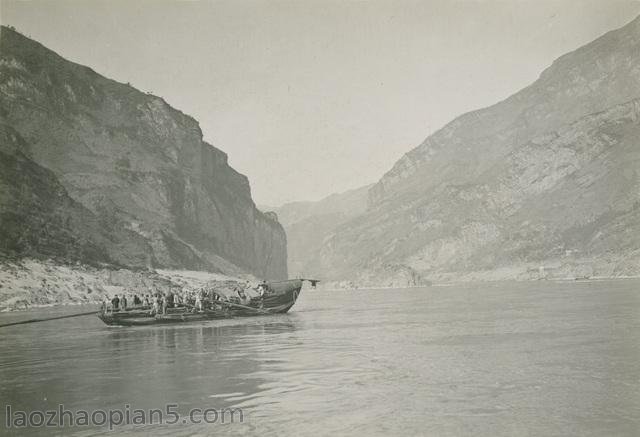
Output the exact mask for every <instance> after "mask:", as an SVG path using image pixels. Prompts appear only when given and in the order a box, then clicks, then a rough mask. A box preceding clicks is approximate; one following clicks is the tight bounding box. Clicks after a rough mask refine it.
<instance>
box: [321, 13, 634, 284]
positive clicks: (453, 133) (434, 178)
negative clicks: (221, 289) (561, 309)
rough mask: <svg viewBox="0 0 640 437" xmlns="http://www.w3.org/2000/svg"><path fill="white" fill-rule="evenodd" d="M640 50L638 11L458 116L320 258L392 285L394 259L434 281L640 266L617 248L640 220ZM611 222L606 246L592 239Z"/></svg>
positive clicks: (403, 164) (388, 179)
mask: <svg viewBox="0 0 640 437" xmlns="http://www.w3.org/2000/svg"><path fill="white" fill-rule="evenodd" d="M639 53H640V18H636V19H634V20H633V21H631V22H630V23H629V24H627V25H626V26H624V27H622V28H620V29H617V30H614V31H611V32H608V33H606V34H604V35H603V36H601V37H600V38H598V39H596V40H595V41H593V42H591V43H589V44H587V45H585V46H583V47H581V48H579V49H577V50H575V51H573V52H570V53H568V54H565V55H563V56H561V57H560V58H558V59H557V60H556V61H554V63H553V64H552V65H551V66H550V67H549V68H547V69H545V70H544V71H543V72H542V73H541V74H540V76H539V78H538V79H537V80H536V81H535V82H533V83H532V84H531V85H529V86H528V87H525V88H523V89H522V90H520V91H518V92H516V93H515V94H513V95H512V96H510V97H508V98H506V99H504V100H502V101H500V102H498V103H496V104H495V105H492V106H489V107H487V108H483V109H479V110H476V111H471V112H469V113H466V114H463V115H462V116H460V117H457V118H456V119H454V120H453V121H451V122H450V123H448V124H447V125H446V126H444V127H443V128H442V129H440V130H438V131H436V132H435V133H434V134H432V135H430V136H429V137H427V138H426V139H425V141H423V142H422V143H421V144H420V145H418V146H417V147H415V148H414V149H412V150H410V151H409V152H407V153H406V154H405V155H404V156H403V157H402V158H401V159H400V160H399V161H398V162H397V163H396V164H395V165H394V166H393V167H392V169H391V170H389V171H388V172H387V173H385V175H383V177H382V178H381V179H380V180H379V181H378V182H377V183H376V184H375V185H374V186H373V187H372V188H371V190H370V191H369V196H368V197H369V199H368V209H367V211H366V213H364V214H362V215H360V216H358V217H356V218H354V219H353V220H351V221H349V222H347V223H344V224H342V225H341V226H340V227H339V228H338V229H337V230H336V233H335V234H334V235H333V236H332V237H331V238H329V239H327V240H326V241H325V243H324V244H323V247H322V249H321V251H320V253H319V255H318V257H317V258H316V260H315V262H314V264H315V268H316V269H317V270H319V271H322V272H323V273H324V274H325V276H327V277H328V278H331V279H333V280H342V281H344V280H349V279H350V278H357V279H354V281H355V282H356V283H358V284H365V285H366V284H372V285H380V284H382V285H387V284H388V283H390V282H394V281H393V280H391V279H390V278H391V276H392V275H390V274H389V266H396V267H397V268H398V269H410V271H411V272H412V273H411V276H412V277H413V278H416V277H418V278H423V279H425V280H436V281H437V280H441V279H443V278H448V279H451V278H456V277H467V276H468V274H469V273H470V272H485V273H486V272H490V271H493V272H494V273H495V272H498V271H500V272H502V273H500V274H497V273H495V274H492V275H489V274H488V273H487V274H485V273H483V274H476V275H475V276H474V277H489V276H490V277H492V278H494V279H496V278H497V279H539V278H541V277H544V278H547V277H565V276H566V277H581V276H585V275H586V276H598V275H605V276H625V275H636V274H640V267H639V264H640V263H639V262H638V258H639V257H640V254H638V252H637V251H635V250H634V249H633V247H631V246H629V245H628V244H620V245H618V246H616V244H614V241H618V242H620V241H619V239H617V236H616V235H617V233H624V234H625V235H626V234H628V233H627V232H625V229H637V226H638V224H637V222H638V220H639V218H638V214H637V213H634V211H636V209H635V208H636V206H634V205H636V204H637V202H638V200H639V199H638V196H639V195H638V193H639V192H640V189H639V188H638V172H637V171H636V170H635V168H634V167H633V166H634V165H636V166H637V162H638V156H637V152H636V150H637V148H638V147H637V143H636V142H635V141H636V140H635V138H636V137H637V136H638V135H639V133H637V132H636V131H635V129H636V126H637V110H636V104H637V100H636V99H637V98H639V97H640V56H638V54H639ZM620 111H622V112H625V111H626V115H624V116H622V117H618V115H619V112H620ZM617 114H618V115H617ZM590 141H591V142H592V143H593V144H592V143H590ZM608 141H609V143H608V146H607V147H608V148H607V147H604V148H603V149H602V150H601V154H600V155H597V156H592V155H591V154H590V153H591V151H592V150H594V149H593V148H596V146H598V147H599V145H601V143H602V144H605V143H607V142H608ZM592 146H593V147H592ZM541 150H544V153H541V152H540V151H541ZM598 150H600V149H598ZM557 163H563V165H565V166H566V167H565V168H563V169H558V168H557V167H556V164H557ZM509 166H511V167H509ZM639 167H640V166H639ZM532 169H535V170H532ZM589 172H592V173H589ZM518 174H521V175H526V176H527V177H529V178H530V179H528V180H523V179H518V178H517V177H516V176H517V175H518ZM620 174H623V175H626V176H625V178H621V177H620V176H619V175H620ZM572 178H580V180H589V181H590V183H591V185H589V186H588V185H576V184H575V181H574V180H573V179H572ZM538 179H539V180H538ZM540 181H542V182H540ZM551 181H554V184H551ZM549 184H551V185H549ZM529 185H531V186H532V187H536V190H538V191H535V190H533V191H532V190H531V189H530V188H531V187H530V186H529ZM620 193H622V194H620ZM625 196H626V197H625ZM616 202H617V203H616ZM563 204H564V205H567V206H570V207H569V208H568V210H571V209H572V208H573V209H574V210H575V211H577V212H579V213H576V214H575V215H574V214H568V213H565V209H566V207H565V208H563V207H562V206H561V205H563ZM554 205H555V206H554ZM620 205H624V207H622V206H620ZM618 207H620V208H622V209H621V210H619V211H618V210H616V209H615V208H618ZM608 210H616V211H618V212H620V214H619V215H615V214H614V215H611V214H610V213H609V212H607V211H608ZM581 214H582V216H581ZM588 214H590V215H588ZM625 214H626V215H625ZM584 215H586V216H587V217H589V222H588V223H586V224H585V223H583V222H582V219H583V218H584ZM510 217H511V218H510ZM514 217H522V220H521V221H520V222H517V221H515V218H514ZM527 220H528V221H527ZM599 227H600V228H599ZM612 229H615V232H614V233H613V234H607V233H606V232H605V234H606V235H605V234H603V235H604V237H602V243H601V244H600V243H598V244H600V246H598V245H597V244H595V243H594V245H591V246H590V245H589V244H590V243H589V244H587V243H586V242H589V241H591V240H592V239H593V238H595V235H598V231H600V230H609V231H611V230H612ZM609 231H607V232H609ZM598 238H600V237H598ZM630 241H632V242H636V239H635V238H633V237H632V238H631V240H630ZM532 242H536V244H533V243H532ZM638 243H640V242H638ZM563 245H564V246H563ZM572 245H573V246H576V247H573V246H572ZM578 246H579V247H578ZM545 266H546V267H547V269H546V270H545ZM551 266H554V267H553V268H552V267H551ZM540 267H542V271H543V272H546V273H540V270H539V268H540ZM584 272H588V273H587V274H585V273H584ZM501 275H502V276H501ZM563 275H564V276H563Z"/></svg>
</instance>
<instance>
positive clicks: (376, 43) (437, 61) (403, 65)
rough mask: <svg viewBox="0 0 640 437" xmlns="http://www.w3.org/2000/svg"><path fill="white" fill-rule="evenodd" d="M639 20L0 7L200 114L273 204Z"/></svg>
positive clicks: (276, 6)
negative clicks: (605, 34)
mask: <svg viewBox="0 0 640 437" xmlns="http://www.w3.org/2000/svg"><path fill="white" fill-rule="evenodd" d="M638 14H640V3H639V2H637V1H616V0H601V1H576V0H564V1H562V0H560V1H551V2H549V1H547V2H545V1H539V0H531V1H515V0H514V1H489V0H487V1H473V2H472V1H426V0H425V1H395V0H394V1H378V0H372V1H358V2H355V1H351V2H349V1H327V0H322V1H319V0H317V1H316V0H313V1H308V0H298V1H242V0H239V1H205V0H203V1H173V2H167V1H136V0H124V1H95V0H94V1H61V0H56V1H10V0H0V21H1V22H2V24H8V25H14V26H15V27H16V28H17V29H18V30H19V31H21V32H22V33H25V34H27V35H28V36H31V37H32V38H34V39H36V40H38V41H40V42H41V43H43V44H44V45H46V46H48V47H49V48H51V49H53V50H55V51H56V52H58V53H59V54H60V55H62V56H64V57H65V58H67V59H70V60H72V61H75V62H78V63H81V64H86V65H88V66H90V67H92V68H93V69H94V70H96V71H97V72H99V73H101V74H103V75H105V76H107V77H110V78H113V79H116V80H119V81H121V82H130V83H131V84H132V85H134V86H135V87H137V88H139V89H140V90H142V91H151V92H153V93H154V94H157V95H159V96H162V97H163V98H165V100H167V102H169V103H170V104H171V105H172V106H174V107H176V108H178V109H180V110H182V111H184V112H186V113H188V114H190V115H192V116H194V117H195V118H196V119H197V120H198V121H199V122H200V125H201V127H202V130H203V132H204V136H205V139H206V140H207V141H209V142H210V143H212V144H214V145H215V146H217V147H219V148H221V149H222V150H224V151H225V152H227V153H228V154H229V160H230V163H231V165H232V166H233V167H235V168H236V169H237V170H239V171H240V172H242V173H244V174H246V175H247V176H248V177H249V179H250V181H251V186H252V192H253V195H254V199H255V200H256V202H257V203H261V204H267V205H279V204H281V203H283V202H286V201H291V200H314V199H318V198H320V197H324V196H325V195H328V194H331V193H333V192H339V191H344V190H347V189H350V188H356V187H358V186H361V185H364V184H367V183H370V182H374V181H376V180H377V179H379V178H380V176H382V174H383V173H384V172H386V171H387V170H389V169H390V168H391V166H392V165H393V163H394V162H395V161H396V160H397V159H399V158H400V157H401V156H402V154H404V153H405V152H407V151H408V150H410V149H412V148H413V147H415V146H416V145H418V144H419V143H420V142H421V141H422V140H423V139H424V138H425V137H427V136H428V135H429V134H430V133H432V132H433V131H435V130H437V129H438V128H440V127H442V126H443V125H444V124H446V123H447V122H448V121H450V120H452V119H453V118H454V117H456V116H457V115H460V114H461V113H463V112H466V111H469V110H472V109H477V108H479V107H483V106H488V105H491V104H493V103H495V102H497V101H498V100H501V99H503V98H505V97H507V96H509V95H510V94H512V93H513V92H515V91H517V90H518V89H520V88H522V87H524V86H526V85H528V84H529V83H531V82H532V81H533V80H535V79H536V78H537V77H538V75H539V73H540V72H541V71H542V70H543V69H544V68H546V67H547V66H548V65H550V64H551V62H552V61H553V60H554V59H555V58H557V57H558V56H560V55H562V54H563V53H565V52H568V51H570V50H573V49H575V48H577V47H579V46H581V45H583V44H585V43H587V42H589V41H591V40H593V39H595V38H596V37H598V36H600V35H601V34H603V33H605V32H606V31H608V30H611V29H614V28H617V27H620V26H622V25H624V24H625V23H627V22H628V21H631V20H632V19H633V18H634V17H635V16H636V15H638Z"/></svg>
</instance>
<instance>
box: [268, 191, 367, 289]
mask: <svg viewBox="0 0 640 437" xmlns="http://www.w3.org/2000/svg"><path fill="white" fill-rule="evenodd" d="M369 188H371V185H367V186H364V187H360V188H356V189H354V190H349V191H346V192H344V193H339V194H332V195H330V196H327V197H325V198H324V199H322V200H318V201H316V202H291V203H287V204H285V205H282V206H280V207H277V208H270V207H263V210H272V211H274V212H275V213H276V214H277V216H278V220H279V221H280V223H282V225H283V226H284V228H285V231H286V233H287V243H288V268H289V272H291V274H292V275H295V276H300V275H301V276H312V277H315V276H318V274H319V273H320V272H319V271H317V269H316V265H315V262H316V257H317V255H318V253H319V250H320V248H321V247H322V243H323V241H324V240H325V239H326V238H327V237H329V236H330V235H332V233H333V232H334V231H335V230H336V229H337V228H338V226H340V225H341V224H343V223H345V222H346V221H348V220H350V219H352V218H354V217H357V216H358V215H360V214H362V213H364V211H365V210H366V208H367V196H368V190H369Z"/></svg>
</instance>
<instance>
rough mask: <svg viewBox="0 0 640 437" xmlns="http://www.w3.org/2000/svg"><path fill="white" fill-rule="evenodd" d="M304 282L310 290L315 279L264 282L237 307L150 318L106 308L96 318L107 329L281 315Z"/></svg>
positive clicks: (184, 309) (225, 303)
mask: <svg viewBox="0 0 640 437" xmlns="http://www.w3.org/2000/svg"><path fill="white" fill-rule="evenodd" d="M305 280H307V281H309V282H311V284H312V286H313V287H315V284H316V283H317V282H318V280H315V279H290V280H287V281H280V282H265V283H263V284H262V285H263V286H264V287H265V292H264V294H263V295H262V296H260V297H257V298H252V299H250V300H249V301H248V302H244V303H238V302H235V301H232V300H230V299H228V300H216V301H215V302H211V303H209V304H208V305H207V306H206V307H205V308H203V309H201V310H197V309H195V308H194V307H192V306H178V307H175V308H168V309H167V311H166V313H164V314H153V312H152V311H151V310H150V309H148V308H144V309H140V308H133V309H128V310H123V311H108V310H107V309H106V308H105V309H103V310H102V311H101V312H100V313H99V314H98V317H99V318H100V320H102V321H103V322H104V323H106V324H107V325H116V326H145V325H159V324H169V323H187V322H195V321H201V320H212V319H228V318H233V317H249V316H260V315H268V314H282V313H286V312H287V311H289V310H290V309H291V307H292V306H293V305H294V304H295V303H296V300H298V296H299V295H300V290H301V289H302V283H303V281H305Z"/></svg>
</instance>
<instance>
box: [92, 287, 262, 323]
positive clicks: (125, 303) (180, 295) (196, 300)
mask: <svg viewBox="0 0 640 437" xmlns="http://www.w3.org/2000/svg"><path fill="white" fill-rule="evenodd" d="M233 291H234V292H235V295H230V296H229V295H225V294H221V293H217V292H216V291H214V290H213V289H211V288H200V289H198V290H189V289H186V288H183V289H171V290H167V291H164V292H162V291H156V292H152V291H150V292H149V293H146V294H133V295H131V294H130V295H128V296H127V294H125V293H122V294H121V295H118V294H116V295H114V296H113V298H111V299H109V297H108V296H105V300H104V302H103V304H102V311H103V312H118V311H127V310H131V309H138V310H148V311H149V313H150V314H151V315H157V314H166V313H167V310H168V309H171V308H186V309H189V310H191V311H204V310H210V309H216V308H220V307H223V306H224V304H225V303H232V304H236V305H238V304H240V305H249V304H251V303H252V302H253V301H254V300H255V299H258V306H261V304H262V300H263V298H264V296H265V295H266V294H268V292H269V287H268V285H267V284H266V282H264V281H263V282H262V283H260V284H259V285H258V287H257V288H256V290H255V291H256V296H249V295H248V294H247V293H246V291H245V288H243V287H241V286H236V287H234V289H233Z"/></svg>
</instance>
